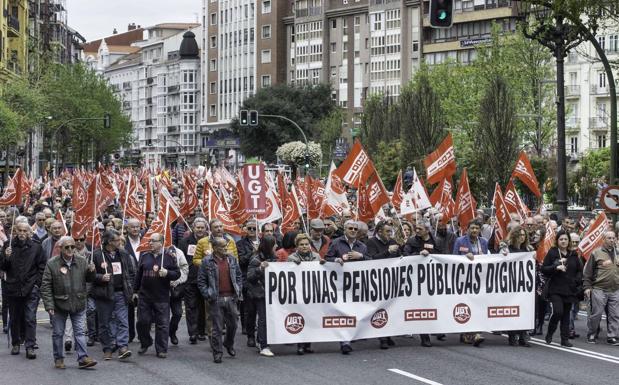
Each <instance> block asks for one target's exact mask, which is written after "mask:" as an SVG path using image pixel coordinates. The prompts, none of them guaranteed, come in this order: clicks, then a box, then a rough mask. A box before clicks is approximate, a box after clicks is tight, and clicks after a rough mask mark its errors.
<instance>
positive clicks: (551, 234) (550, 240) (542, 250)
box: [535, 222, 555, 263]
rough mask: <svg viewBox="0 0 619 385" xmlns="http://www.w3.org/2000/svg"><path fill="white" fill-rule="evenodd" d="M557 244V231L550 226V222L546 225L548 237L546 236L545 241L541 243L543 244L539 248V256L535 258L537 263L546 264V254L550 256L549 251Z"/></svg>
mask: <svg viewBox="0 0 619 385" xmlns="http://www.w3.org/2000/svg"><path fill="white" fill-rule="evenodd" d="M554 243H555V231H554V230H553V229H552V227H551V226H550V222H548V223H546V235H544V239H543V240H542V241H541V244H540V245H539V246H538V247H537V254H536V256H535V258H536V259H537V262H539V263H542V262H544V258H546V254H548V250H550V248H551V247H552V246H553V244H554Z"/></svg>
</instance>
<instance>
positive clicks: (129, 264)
mask: <svg viewBox="0 0 619 385" xmlns="http://www.w3.org/2000/svg"><path fill="white" fill-rule="evenodd" d="M115 253H116V256H115V257H114V258H115V260H118V261H120V264H121V268H122V281H123V294H124V295H125V301H126V302H127V304H129V303H130V302H131V300H132V299H131V298H132V297H133V282H134V280H135V270H136V268H137V264H136V263H134V258H133V257H132V256H130V255H129V254H127V252H125V251H124V250H117V251H115ZM104 262H105V263H106V264H107V272H108V273H110V274H111V273H112V261H111V259H110V258H109V257H108V256H107V255H106V256H105V257H104V255H103V253H102V251H101V248H98V249H97V250H95V252H94V253H93V254H92V263H94V265H95V272H96V274H97V275H96V277H95V281H94V283H93V285H92V288H91V289H90V295H91V296H92V297H93V298H95V299H107V300H113V299H114V279H113V277H112V279H110V280H109V281H107V282H105V281H103V275H104V274H105V273H106V269H104V268H103V266H104V265H103V263H104Z"/></svg>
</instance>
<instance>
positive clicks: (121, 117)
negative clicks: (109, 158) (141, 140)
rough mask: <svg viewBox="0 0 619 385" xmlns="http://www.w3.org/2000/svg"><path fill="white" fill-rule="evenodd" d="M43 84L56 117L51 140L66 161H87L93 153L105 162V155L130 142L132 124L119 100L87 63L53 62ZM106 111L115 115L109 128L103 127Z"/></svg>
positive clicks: (49, 134)
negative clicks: (61, 63) (68, 63)
mask: <svg viewBox="0 0 619 385" xmlns="http://www.w3.org/2000/svg"><path fill="white" fill-rule="evenodd" d="M40 84H41V85H40V87H41V91H42V92H43V93H44V94H45V95H46V96H47V105H48V108H49V115H51V116H52V117H53V120H52V121H51V122H50V124H49V125H48V127H47V129H46V137H47V141H48V143H50V146H51V144H52V143H54V145H55V147H57V148H56V150H57V151H59V155H60V158H61V160H62V163H63V164H64V163H66V162H74V163H76V164H85V163H86V161H87V159H89V158H90V157H91V156H92V159H94V160H95V161H101V160H102V159H103V156H104V155H106V154H110V153H112V152H114V151H115V150H117V149H118V148H120V147H121V146H123V145H127V144H128V143H130V140H131V134H132V126H131V122H130V120H129V118H128V117H127V116H126V115H125V114H124V113H123V112H122V106H121V103H120V101H119V99H118V98H117V97H116V95H115V94H114V91H113V90H112V88H111V87H110V85H109V84H108V82H107V80H105V79H104V78H102V77H101V76H99V75H97V74H96V73H95V72H94V71H92V70H91V69H89V68H87V67H86V66H85V65H83V64H72V65H60V64H54V65H50V67H49V68H48V71H47V72H46V73H45V75H44V76H43V77H42V78H41V82H40ZM105 113H109V114H110V116H111V123H112V124H111V127H110V128H109V129H106V128H104V127H103V120H102V118H103V116H104V114H105ZM99 117H100V118H101V119H96V120H86V121H85V120H76V121H73V122H70V123H67V122H68V121H70V120H73V119H81V118H99ZM49 150H51V147H50V148H49V149H48V151H49Z"/></svg>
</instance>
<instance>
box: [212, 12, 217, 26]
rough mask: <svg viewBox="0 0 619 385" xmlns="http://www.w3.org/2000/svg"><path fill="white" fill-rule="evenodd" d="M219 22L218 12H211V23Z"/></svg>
mask: <svg viewBox="0 0 619 385" xmlns="http://www.w3.org/2000/svg"><path fill="white" fill-rule="evenodd" d="M216 24H217V13H211V25H216Z"/></svg>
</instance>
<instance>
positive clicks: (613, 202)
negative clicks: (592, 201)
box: [600, 186, 619, 214]
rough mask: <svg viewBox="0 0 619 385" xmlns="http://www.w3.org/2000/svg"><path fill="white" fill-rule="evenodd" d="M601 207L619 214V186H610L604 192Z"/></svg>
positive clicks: (601, 196)
mask: <svg viewBox="0 0 619 385" xmlns="http://www.w3.org/2000/svg"><path fill="white" fill-rule="evenodd" d="M600 206H602V207H603V208H604V209H605V210H606V211H609V212H611V213H613V214H618V213H619V186H608V187H606V188H605V189H604V190H602V192H601V193H600Z"/></svg>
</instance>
